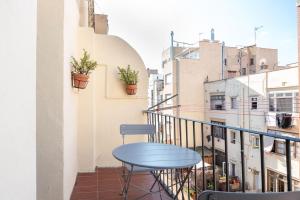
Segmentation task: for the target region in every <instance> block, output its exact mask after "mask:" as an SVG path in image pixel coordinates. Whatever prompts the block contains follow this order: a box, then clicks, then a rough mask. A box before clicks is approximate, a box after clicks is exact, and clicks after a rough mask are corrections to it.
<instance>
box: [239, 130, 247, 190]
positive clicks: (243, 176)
mask: <svg viewBox="0 0 300 200" xmlns="http://www.w3.org/2000/svg"><path fill="white" fill-rule="evenodd" d="M240 140H241V163H242V191H243V192H245V191H246V187H245V186H246V180H245V152H244V132H243V131H240Z"/></svg>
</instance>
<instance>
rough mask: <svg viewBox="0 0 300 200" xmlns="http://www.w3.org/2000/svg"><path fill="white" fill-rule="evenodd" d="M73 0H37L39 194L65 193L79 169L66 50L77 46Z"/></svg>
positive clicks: (58, 196) (74, 97)
mask: <svg viewBox="0 0 300 200" xmlns="http://www.w3.org/2000/svg"><path fill="white" fill-rule="evenodd" d="M78 12H79V8H78V1H77V0H64V1H61V0H52V1H48V0H40V1H39V2H38V41H37V63H38V69H37V184H38V185H37V197H38V199H42V200H48V199H49V200H53V199H55V200H61V199H65V200H67V199H69V198H70V195H71V192H72V189H73V187H74V183H75V178H76V174H77V165H78V162H77V94H76V93H75V92H73V89H72V87H71V67H70V63H69V62H70V56H71V55H74V52H75V50H76V47H77V45H76V42H77V34H76V30H77V27H78V21H79V17H78V15H79V13H78Z"/></svg>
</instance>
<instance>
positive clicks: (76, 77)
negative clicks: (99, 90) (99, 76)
mask: <svg viewBox="0 0 300 200" xmlns="http://www.w3.org/2000/svg"><path fill="white" fill-rule="evenodd" d="M72 77H73V87H75V88H79V89H85V88H86V86H87V83H88V80H89V76H88V75H85V74H79V73H73V74H72Z"/></svg>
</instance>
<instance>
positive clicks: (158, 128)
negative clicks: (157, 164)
mask: <svg viewBox="0 0 300 200" xmlns="http://www.w3.org/2000/svg"><path fill="white" fill-rule="evenodd" d="M157 130H158V131H157V138H158V143H160V121H159V114H157Z"/></svg>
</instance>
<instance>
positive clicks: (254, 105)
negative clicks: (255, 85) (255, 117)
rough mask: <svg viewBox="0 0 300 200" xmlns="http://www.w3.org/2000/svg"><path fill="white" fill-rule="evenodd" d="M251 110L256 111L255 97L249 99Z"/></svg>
mask: <svg viewBox="0 0 300 200" xmlns="http://www.w3.org/2000/svg"><path fill="white" fill-rule="evenodd" d="M251 110H257V97H251Z"/></svg>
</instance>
